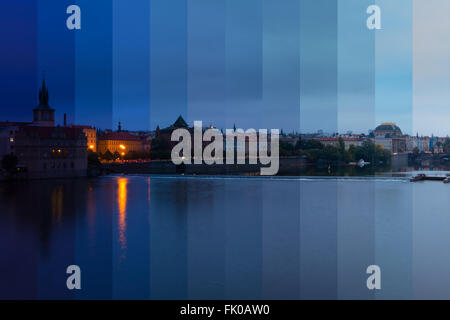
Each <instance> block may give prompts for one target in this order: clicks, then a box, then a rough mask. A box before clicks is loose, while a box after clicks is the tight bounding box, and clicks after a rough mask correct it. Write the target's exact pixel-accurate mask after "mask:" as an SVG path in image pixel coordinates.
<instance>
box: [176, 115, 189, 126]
mask: <svg viewBox="0 0 450 320" xmlns="http://www.w3.org/2000/svg"><path fill="white" fill-rule="evenodd" d="M172 127H175V128H187V127H188V124H187V123H186V121H184V119H183V117H182V116H181V115H180V116H179V117H178V119H177V121H175V122H174V124H173V125H172Z"/></svg>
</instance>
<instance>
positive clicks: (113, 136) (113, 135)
mask: <svg viewBox="0 0 450 320" xmlns="http://www.w3.org/2000/svg"><path fill="white" fill-rule="evenodd" d="M99 140H121V141H123V140H125V141H141V140H140V139H139V137H137V136H135V135H132V134H131V133H128V132H124V131H120V132H119V131H116V132H110V133H106V134H104V135H102V136H101V137H100V138H99Z"/></svg>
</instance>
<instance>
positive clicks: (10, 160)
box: [2, 154, 19, 174]
mask: <svg viewBox="0 0 450 320" xmlns="http://www.w3.org/2000/svg"><path fill="white" fill-rule="evenodd" d="M18 163H19V159H18V158H17V156H16V155H14V154H5V155H4V156H3V158H2V168H3V169H5V171H6V172H8V173H10V174H12V173H14V172H15V171H16V167H17V164H18Z"/></svg>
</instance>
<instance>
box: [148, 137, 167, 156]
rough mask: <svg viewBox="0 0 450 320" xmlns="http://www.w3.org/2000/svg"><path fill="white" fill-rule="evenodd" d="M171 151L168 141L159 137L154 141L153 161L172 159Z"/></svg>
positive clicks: (151, 151)
mask: <svg viewBox="0 0 450 320" xmlns="http://www.w3.org/2000/svg"><path fill="white" fill-rule="evenodd" d="M171 151H172V149H171V146H170V143H169V141H167V140H166V139H164V138H162V137H159V138H156V139H153V140H152V145H151V149H150V157H151V158H152V159H170V155H171Z"/></svg>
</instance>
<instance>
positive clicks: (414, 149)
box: [412, 147, 420, 154]
mask: <svg viewBox="0 0 450 320" xmlns="http://www.w3.org/2000/svg"><path fill="white" fill-rule="evenodd" d="M412 152H413V153H414V154H418V153H419V152H420V150H419V148H418V147H414V148H413V150H412Z"/></svg>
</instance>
